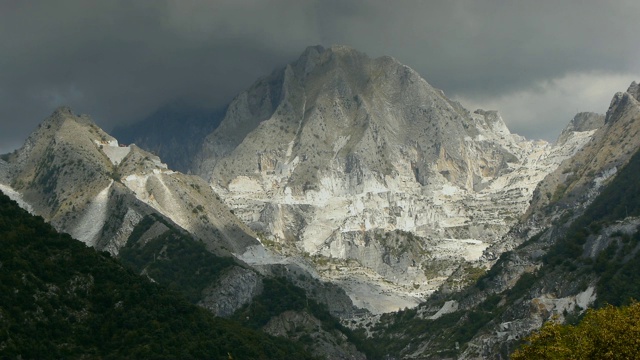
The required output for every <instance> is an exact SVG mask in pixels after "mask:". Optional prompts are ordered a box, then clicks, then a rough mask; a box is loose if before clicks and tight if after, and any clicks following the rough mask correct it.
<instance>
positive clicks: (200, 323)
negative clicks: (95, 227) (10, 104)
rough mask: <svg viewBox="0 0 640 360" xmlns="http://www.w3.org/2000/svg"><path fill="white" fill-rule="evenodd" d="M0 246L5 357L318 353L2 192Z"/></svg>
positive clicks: (1, 351)
mask: <svg viewBox="0 0 640 360" xmlns="http://www.w3.org/2000/svg"><path fill="white" fill-rule="evenodd" d="M0 246H2V251H0V358H3V359H12V358H22V359H61V358H65V359H67V358H83V359H123V358H144V359H178V358H179V359H229V358H234V359H284V358H295V359H311V358H313V357H312V356H310V355H309V354H308V353H306V352H305V351H304V349H303V348H302V347H301V346H299V345H297V344H293V343H291V342H289V341H287V340H285V339H280V338H274V337H270V336H267V335H265V334H263V333H260V332H258V331H255V330H252V329H249V328H247V327H244V326H241V325H239V324H238V323H237V322H233V321H229V320H224V319H220V318H215V317H213V316H212V315H211V314H210V313H208V312H207V311H206V310H204V309H201V308H198V307H196V306H195V305H193V304H191V303H190V302H189V301H188V300H187V299H186V298H185V297H184V296H183V295H181V294H179V293H177V292H175V291H173V290H171V289H168V288H166V287H162V286H160V285H157V284H154V283H152V282H150V281H148V280H147V279H145V278H142V277H140V276H139V275H137V274H136V273H135V272H134V271H133V270H130V269H126V268H124V267H123V266H121V265H120V263H119V262H118V261H117V260H116V259H113V258H111V257H110V256H109V254H107V253H98V252H96V251H95V250H93V249H92V248H88V247H87V246H85V245H84V244H83V243H81V242H79V241H76V240H73V239H72V238H71V237H70V236H69V235H67V234H60V233H57V232H56V231H55V230H54V229H53V228H52V227H51V226H50V225H48V224H46V223H45V222H44V221H43V219H42V218H40V217H36V216H32V215H30V214H28V213H27V212H26V211H24V210H22V209H21V208H19V207H18V205H17V204H16V203H15V202H13V201H11V200H10V199H9V198H8V197H6V196H5V195H2V194H0Z"/></svg>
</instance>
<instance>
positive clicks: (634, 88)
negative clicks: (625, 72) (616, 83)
mask: <svg viewBox="0 0 640 360" xmlns="http://www.w3.org/2000/svg"><path fill="white" fill-rule="evenodd" d="M627 93H629V94H630V95H631V96H633V97H634V98H635V99H636V100H638V101H640V84H638V83H637V82H635V81H633V82H632V83H631V85H629V88H628V89H627Z"/></svg>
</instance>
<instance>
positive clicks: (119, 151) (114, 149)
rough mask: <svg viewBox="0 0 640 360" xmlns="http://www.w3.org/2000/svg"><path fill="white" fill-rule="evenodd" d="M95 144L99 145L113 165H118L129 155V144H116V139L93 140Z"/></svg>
mask: <svg viewBox="0 0 640 360" xmlns="http://www.w3.org/2000/svg"><path fill="white" fill-rule="evenodd" d="M95 143H96V145H98V146H99V147H100V149H101V150H102V152H104V153H105V155H107V157H108V158H109V160H111V163H113V165H118V164H120V163H121V162H122V160H123V159H124V158H125V156H127V155H129V152H130V151H131V147H130V146H122V145H120V144H118V140H116V139H112V140H108V141H97V140H96V141H95Z"/></svg>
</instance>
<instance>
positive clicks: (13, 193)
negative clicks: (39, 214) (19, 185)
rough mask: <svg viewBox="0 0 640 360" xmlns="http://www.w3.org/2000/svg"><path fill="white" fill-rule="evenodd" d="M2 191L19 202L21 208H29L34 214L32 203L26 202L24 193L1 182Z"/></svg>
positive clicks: (0, 189) (0, 188)
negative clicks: (23, 196)
mask: <svg viewBox="0 0 640 360" xmlns="http://www.w3.org/2000/svg"><path fill="white" fill-rule="evenodd" d="M0 191H2V192H3V193H4V194H5V195H7V196H8V197H9V198H10V199H11V200H13V201H15V202H17V203H18V205H19V206H20V207H21V208H23V209H25V210H27V211H28V212H29V213H31V214H34V212H33V208H32V207H31V205H29V204H28V203H27V202H25V201H24V199H23V198H22V195H21V194H20V193H19V192H17V191H15V190H14V189H13V188H12V187H11V186H9V185H5V184H0Z"/></svg>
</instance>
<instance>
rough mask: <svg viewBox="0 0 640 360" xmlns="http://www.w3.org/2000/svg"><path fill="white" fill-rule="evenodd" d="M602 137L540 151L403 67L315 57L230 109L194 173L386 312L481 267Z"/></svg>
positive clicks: (577, 137)
mask: <svg viewBox="0 0 640 360" xmlns="http://www.w3.org/2000/svg"><path fill="white" fill-rule="evenodd" d="M578 130H580V129H578ZM590 135H591V133H590V132H589V131H571V132H569V133H568V134H567V136H566V138H563V141H562V142H561V143H558V145H556V146H552V145H550V144H548V143H546V142H543V141H527V140H526V139H523V138H521V137H519V136H517V135H513V134H511V133H510V132H509V130H508V129H507V127H506V126H505V124H504V122H503V121H502V119H501V117H500V115H499V114H498V113H496V112H492V111H482V110H478V111H476V112H473V113H471V112H469V111H467V110H466V109H464V108H463V107H462V106H461V105H460V104H458V103H456V102H453V101H451V100H449V99H447V98H446V97H445V96H444V94H443V93H442V92H441V91H439V90H437V89H434V88H433V87H431V86H430V85H429V84H428V83H427V82H426V81H425V80H424V79H422V78H421V77H420V76H419V75H418V74H417V73H416V72H415V71H413V70H412V69H410V68H409V67H407V66H404V65H402V64H400V63H399V62H398V61H396V60H395V59H393V58H390V57H382V58H378V59H370V58H368V57H367V56H366V55H364V54H362V53H359V52H357V51H355V50H353V49H350V48H347V47H344V46H335V47H331V48H328V49H324V48H322V47H310V48H308V49H307V50H306V51H305V52H304V53H303V54H302V55H301V57H300V58H299V59H298V60H297V61H295V62H293V63H291V64H290V65H287V66H286V67H285V68H284V69H281V70H278V71H276V72H274V73H273V74H271V75H269V76H267V77H265V78H263V79H260V80H259V81H258V82H256V83H255V84H254V85H253V86H252V87H251V88H250V89H249V90H247V91H246V92H244V93H242V94H240V95H239V96H238V97H237V98H236V99H235V100H234V101H233V102H232V103H231V104H230V105H229V108H228V111H227V113H226V115H225V118H224V120H223V121H222V123H221V124H220V126H219V127H218V128H217V129H216V130H215V131H214V132H213V133H212V134H211V135H209V136H208V137H207V138H206V139H205V143H204V146H203V149H202V152H201V154H200V155H199V157H198V158H197V159H196V161H195V163H194V172H195V173H197V174H199V175H201V176H202V177H204V178H205V179H207V180H209V182H210V183H211V185H212V186H213V187H214V189H215V190H216V192H217V193H218V194H220V196H221V197H222V198H223V199H224V201H225V202H226V203H227V204H228V205H229V206H230V207H231V208H232V209H233V210H234V213H235V214H236V215H238V216H239V217H240V218H241V219H242V220H244V221H245V222H246V223H247V224H248V225H249V226H250V227H251V228H252V229H254V230H255V231H257V232H258V233H260V234H261V237H262V239H263V240H264V242H265V243H266V244H269V245H270V246H271V248H272V249H276V250H277V251H279V252H280V253H281V254H285V255H289V256H304V257H307V258H309V259H311V260H312V261H313V262H314V264H315V268H316V269H318V270H320V272H321V274H322V275H323V276H324V278H326V279H331V280H332V281H334V282H335V283H337V284H340V286H342V287H344V288H345V289H347V291H348V292H349V294H350V296H351V298H352V299H353V300H354V301H355V302H356V303H357V304H358V305H360V306H364V307H367V308H368V309H370V310H372V311H374V312H386V311H390V310H394V309H398V308H403V307H405V306H414V305H415V304H417V303H418V302H419V301H421V300H422V299H424V298H425V296H427V295H428V294H430V293H431V292H432V291H433V290H434V289H436V288H437V287H438V286H439V285H440V284H441V283H442V282H443V281H444V279H446V278H447V277H448V276H449V275H451V273H452V272H453V271H454V270H455V269H456V268H457V267H458V266H459V264H461V263H462V262H465V261H475V260H477V259H478V258H480V255H481V254H482V252H483V250H484V249H485V248H486V247H487V246H489V245H490V244H492V243H494V242H496V240H498V239H500V238H501V237H502V235H503V234H505V233H506V232H507V231H508V230H509V228H510V227H511V226H512V225H513V224H514V223H515V222H516V220H517V219H518V218H519V217H520V216H521V215H522V214H523V213H524V212H525V210H526V208H527V207H528V205H529V201H530V199H531V196H532V192H533V189H534V188H535V186H536V185H537V183H538V182H539V181H540V180H542V178H543V177H544V176H545V175H546V174H547V173H549V172H550V171H552V170H554V169H555V167H557V165H558V164H559V163H560V162H561V161H562V160H564V159H565V158H567V157H568V156H571V155H572V154H573V153H574V152H575V151H577V150H578V149H579V148H580V147H581V146H582V145H583V144H584V143H585V142H586V141H588V139H589V136H590ZM253 258H255V257H254V256H252V255H251V254H250V253H248V254H247V255H246V256H245V259H246V261H249V262H251V261H254V260H253ZM476 266H481V265H476Z"/></svg>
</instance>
